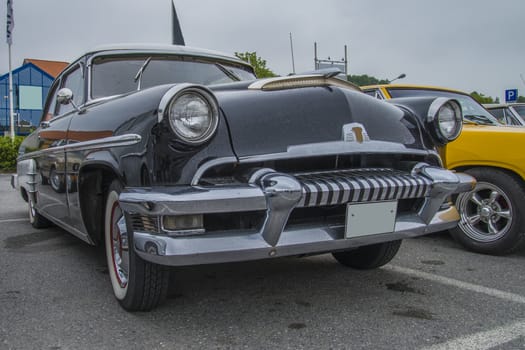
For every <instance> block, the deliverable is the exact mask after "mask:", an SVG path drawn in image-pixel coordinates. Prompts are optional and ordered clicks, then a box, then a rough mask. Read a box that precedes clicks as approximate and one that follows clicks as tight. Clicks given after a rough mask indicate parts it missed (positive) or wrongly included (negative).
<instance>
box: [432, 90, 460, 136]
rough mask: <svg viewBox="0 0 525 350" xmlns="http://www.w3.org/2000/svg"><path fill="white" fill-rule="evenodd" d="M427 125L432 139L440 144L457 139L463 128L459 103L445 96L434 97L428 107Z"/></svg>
mask: <svg viewBox="0 0 525 350" xmlns="http://www.w3.org/2000/svg"><path fill="white" fill-rule="evenodd" d="M451 123H452V124H451ZM427 126H428V128H429V130H430V133H431V134H432V137H433V138H434V140H435V141H436V142H437V143H438V144H439V145H441V146H442V145H445V144H447V143H449V142H451V141H454V140H455V139H457V138H458V136H459V135H460V134H461V130H462V129H463V112H462V109H461V105H460V103H459V102H458V101H457V100H455V99H450V98H446V97H438V98H436V99H435V100H434V101H433V102H432V104H431V105H430V107H429V109H428V115H427Z"/></svg>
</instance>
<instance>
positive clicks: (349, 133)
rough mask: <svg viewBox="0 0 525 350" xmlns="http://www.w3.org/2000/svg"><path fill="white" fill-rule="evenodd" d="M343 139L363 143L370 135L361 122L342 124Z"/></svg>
mask: <svg viewBox="0 0 525 350" xmlns="http://www.w3.org/2000/svg"><path fill="white" fill-rule="evenodd" d="M343 141H345V142H357V143H363V142H367V141H370V137H369V136H368V133H367V132H366V129H365V127H364V126H363V124H361V123H350V124H345V125H343Z"/></svg>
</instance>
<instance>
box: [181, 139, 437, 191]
mask: <svg viewBox="0 0 525 350" xmlns="http://www.w3.org/2000/svg"><path fill="white" fill-rule="evenodd" d="M360 153H361V154H366V153H376V154H377V153H381V154H385V155H388V154H396V155H397V154H413V155H416V156H423V157H424V156H432V157H434V158H435V159H437V160H439V161H440V162H441V158H440V157H439V154H438V153H437V152H436V151H435V150H418V149H410V148H407V147H405V146H404V145H403V144H400V143H395V142H385V141H367V142H366V143H362V144H360V143H357V142H345V141H331V142H322V143H310V144H304V145H296V146H289V147H288V149H287V150H286V152H281V153H270V154H262V155H253V156H244V157H240V158H239V159H238V160H237V158H235V157H224V158H217V159H213V160H211V161H208V162H205V163H203V164H202V165H201V166H200V167H199V169H197V172H196V173H195V175H194V176H193V178H192V180H191V185H192V186H196V185H198V184H199V181H200V179H201V177H202V176H203V175H204V173H205V172H206V171H208V170H209V169H211V168H213V167H214V166H217V165H223V164H235V163H237V162H238V163H240V164H249V163H257V162H265V161H272V160H286V159H293V158H307V157H317V156H335V155H348V154H360Z"/></svg>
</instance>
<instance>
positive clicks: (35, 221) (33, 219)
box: [27, 195, 53, 229]
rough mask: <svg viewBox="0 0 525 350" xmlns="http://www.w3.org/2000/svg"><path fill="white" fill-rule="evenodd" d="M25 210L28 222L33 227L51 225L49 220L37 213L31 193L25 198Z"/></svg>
mask: <svg viewBox="0 0 525 350" xmlns="http://www.w3.org/2000/svg"><path fill="white" fill-rule="evenodd" d="M27 211H28V214H29V222H30V223H31V225H32V226H33V227H34V228H38V229H40V228H46V227H49V226H52V225H53V224H52V223H51V221H49V220H48V219H46V218H45V217H43V216H42V215H41V214H39V213H38V210H37V209H36V207H35V202H34V201H33V199H31V195H29V196H28V199H27Z"/></svg>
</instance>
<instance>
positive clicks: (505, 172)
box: [362, 85, 525, 255]
mask: <svg viewBox="0 0 525 350" xmlns="http://www.w3.org/2000/svg"><path fill="white" fill-rule="evenodd" d="M362 89H363V91H364V92H365V93H366V94H368V95H371V96H373V97H376V98H379V99H385V100H389V99H398V98H407V97H418V96H421V97H423V96H425V97H428V96H433V97H447V98H454V99H456V100H457V101H458V102H459V103H460V104H461V107H462V111H463V119H464V125H463V130H462V132H461V135H460V136H459V137H458V138H457V139H456V140H455V141H453V142H451V143H449V144H447V145H446V146H444V147H443V148H442V149H441V150H440V154H441V156H442V159H443V165H444V166H445V167H447V168H448V169H453V170H457V171H462V172H466V173H468V174H470V175H472V176H474V177H475V178H476V179H477V180H478V182H477V185H476V187H475V188H474V190H472V191H471V192H465V193H463V194H460V195H459V196H458V197H457V198H456V207H457V209H458V210H459V212H460V215H461V221H460V223H459V224H458V226H457V227H456V228H455V229H453V230H451V231H450V232H451V234H452V236H453V237H454V238H455V239H456V240H457V241H458V242H460V243H461V244H462V245H463V246H464V247H466V248H467V249H469V250H472V251H476V252H480V253H486V254H498V255H500V254H508V253H511V252H513V251H515V250H517V249H519V248H521V247H523V246H525V154H524V153H523V149H525V128H523V127H515V126H514V127H513V126H504V125H501V124H499V123H498V121H497V119H495V118H494V117H493V116H492V115H491V114H490V113H489V112H488V111H487V110H485V109H484V108H483V107H482V106H481V105H480V104H479V103H477V102H476V101H475V100H474V99H473V98H472V97H471V96H470V95H468V94H466V93H464V92H461V91H457V90H451V89H445V88H437V87H427V86H414V85H372V86H365V87H362ZM391 102H392V103H395V100H393V101H391Z"/></svg>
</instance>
